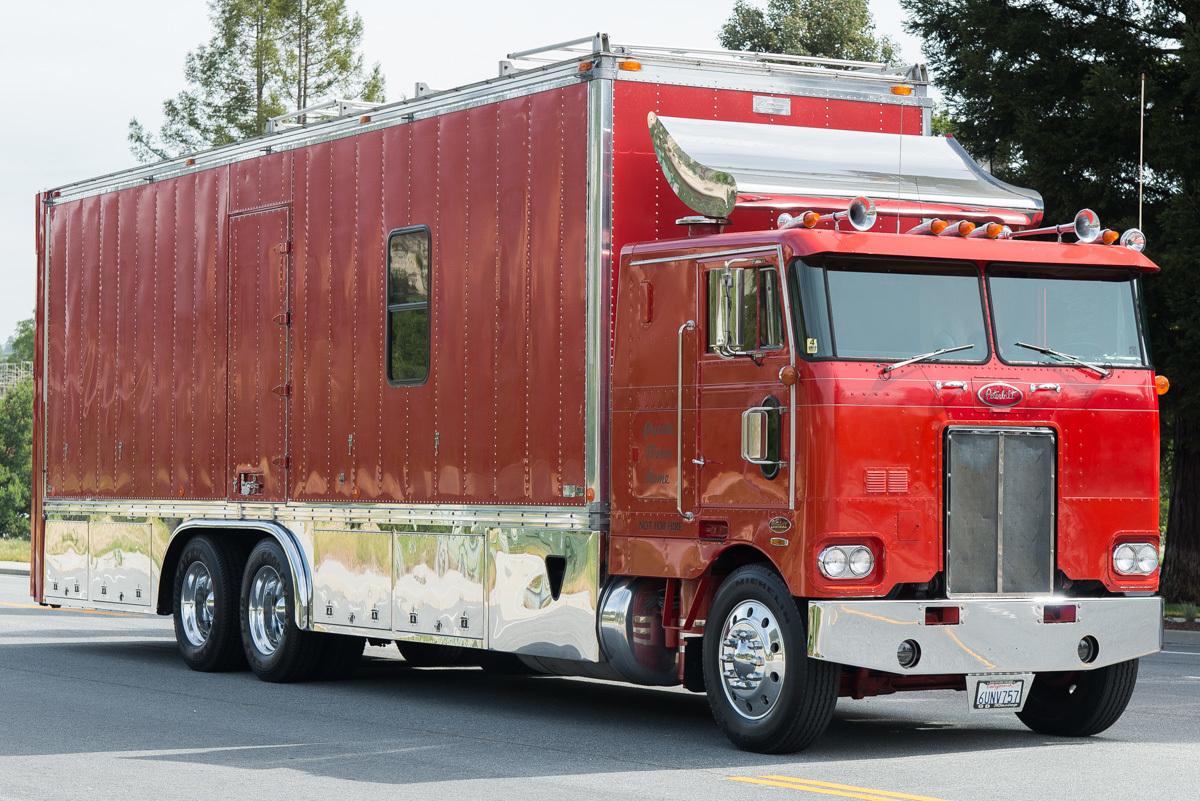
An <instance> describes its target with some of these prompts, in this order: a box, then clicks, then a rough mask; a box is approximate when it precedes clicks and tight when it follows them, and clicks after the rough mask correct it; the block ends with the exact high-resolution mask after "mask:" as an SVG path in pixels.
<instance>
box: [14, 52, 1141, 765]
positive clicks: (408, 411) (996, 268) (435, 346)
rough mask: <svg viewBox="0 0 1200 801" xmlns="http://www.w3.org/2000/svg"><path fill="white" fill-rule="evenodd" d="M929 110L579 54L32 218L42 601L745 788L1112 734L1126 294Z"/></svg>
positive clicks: (886, 70)
mask: <svg viewBox="0 0 1200 801" xmlns="http://www.w3.org/2000/svg"><path fill="white" fill-rule="evenodd" d="M926 88H927V86H926V80H925V74H924V71H923V70H922V69H920V68H912V69H906V70H897V69H893V68H890V67H887V66H884V65H877V64H865V63H855V62H840V61H830V60H823V59H804V58H792V57H786V56H769V57H767V56H761V55H756V54H747V53H728V52H718V51H685V50H672V49H666V48H653V47H620V46H617V45H614V44H612V43H610V41H609V40H608V37H607V36H603V35H598V36H596V37H594V38H589V39H587V40H583V41H581V42H573V43H565V44H562V45H557V46H555V47H552V48H547V49H543V50H539V51H527V52H525V53H518V54H513V55H511V56H510V60H509V61H506V62H502V64H501V69H500V75H499V77H497V78H493V79H491V80H487V81H483V82H481V83H477V84H472V85H469V86H465V87H461V88H458V89H452V90H447V91H440V92H426V91H421V92H419V93H418V95H417V96H416V97H414V98H412V99H410V100H407V101H404V102H400V103H395V104H391V105H386V106H379V107H372V108H366V107H362V108H353V109H352V108H351V107H349V106H339V107H337V109H336V111H337V112H346V111H351V113H349V114H342V116H338V117H335V118H332V119H322V118H321V117H320V114H319V112H320V110H319V109H318V110H312V109H309V110H302V111H301V112H298V113H297V114H296V115H292V116H291V117H289V118H287V119H280V120H278V121H277V125H276V127H275V130H274V131H273V133H271V134H269V135H267V136H264V137H262V138H259V139H254V140H251V141H248V142H242V143H238V144H235V145H230V146H227V147H222V148H218V149H215V150H211V151H207V152H204V153H198V154H196V155H194V156H190V157H187V158H180V159H176V160H173V161H166V162H163V163H159V164H154V165H150V166H143V167H139V168H135V169H131V170H128V171H125V172H121V173H116V174H113V175H108V176H104V177H101V178H97V179H94V180H90V181H84V182H81V183H77V184H72V185H69V186H64V187H61V188H59V189H55V190H52V191H47V192H45V193H43V194H42V195H40V196H39V197H38V202H37V209H38V212H37V245H38V254H39V262H38V264H39V296H38V310H37V330H38V346H39V358H38V363H37V373H36V426H35V438H36V449H35V451H36V456H35V460H36V461H35V465H34V470H35V476H34V480H35V487H36V491H35V494H34V498H35V499H34V507H33V519H34V521H35V524H34V548H33V554H34V560H33V570H32V578H31V591H32V593H33V595H34V597H35V598H36V599H37V600H38V601H39V602H41V603H44V604H48V605H56V606H71V607H88V608H101V609H117V610H127V611H142V612H145V613H149V614H162V615H172V616H173V617H174V622H175V632H176V637H177V639H178V643H179V649H180V652H181V654H182V656H183V658H184V660H185V661H186V662H187V664H188V665H189V666H191V667H192V668H195V669H197V670H221V669H229V668H233V667H236V666H244V665H245V664H247V663H248V664H249V667H250V668H251V669H252V670H253V671H254V672H255V673H257V674H258V675H259V676H260V677H262V678H264V679H266V680H270V681H289V680H299V679H304V678H308V677H313V676H318V675H322V676H335V675H337V674H339V673H344V672H345V671H347V670H349V669H351V668H353V666H354V664H355V663H356V661H357V660H358V659H359V658H360V657H361V654H362V652H363V647H364V641H366V640H373V641H395V642H397V643H398V644H399V647H400V650H401V651H402V652H403V654H404V656H405V658H406V659H409V660H410V661H412V662H413V663H415V664H418V665H430V664H453V663H456V662H458V663H462V662H467V663H472V662H473V663H476V664H480V663H481V664H483V665H484V666H485V667H494V666H497V665H503V666H505V667H506V668H508V669H511V668H512V667H514V666H515V665H518V664H519V666H520V667H522V668H524V669H529V670H536V671H542V672H548V673H559V674H567V675H572V674H573V675H585V676H596V677H607V678H618V679H623V680H627V681H630V682H635V683H639V684H647V685H675V684H682V685H683V686H685V687H687V688H688V689H690V690H694V691H704V692H706V693H707V696H708V699H709V703H710V705H711V707H712V711H713V714H714V717H715V718H716V721H717V723H718V724H719V726H720V727H721V728H722V729H723V730H724V732H725V733H726V734H727V735H728V736H729V737H730V738H731V739H732V740H733V742H735V743H736V744H737V745H738V746H740V747H743V748H747V749H753V750H758V751H769V752H781V751H788V750H794V749H797V748H801V747H803V746H805V745H806V744H808V743H809V742H811V741H812V740H813V739H814V738H815V737H816V736H817V735H818V734H819V733H820V732H821V731H822V729H823V728H824V727H825V725H826V724H827V723H828V721H829V719H830V716H831V714H832V710H833V707H834V703H835V701H836V699H837V698H838V697H839V696H850V697H854V698H861V697H863V696H868V695H875V694H880V693H890V692H895V691H900V690H920V689H936V688H943V689H955V690H965V691H966V697H967V701H968V705H969V706H970V708H971V709H975V710H1008V711H1011V712H1015V713H1016V714H1017V715H1018V716H1020V718H1021V720H1023V721H1024V722H1025V723H1026V724H1027V725H1028V726H1030V727H1031V728H1032V729H1034V730H1035V731H1038V732H1043V733H1053V734H1061V735H1086V734H1090V733H1094V732H1098V731H1100V730H1102V729H1104V728H1106V727H1108V726H1109V725H1111V724H1112V723H1113V722H1114V721H1115V720H1116V719H1117V718H1118V717H1119V715H1120V714H1121V712H1122V711H1123V709H1124V707H1125V705H1126V703H1127V701H1128V700H1129V697H1130V694H1131V692H1132V690H1133V685H1134V681H1135V678H1136V675H1137V664H1138V662H1137V660H1138V658H1139V657H1142V656H1145V655H1147V654H1151V653H1153V652H1155V651H1156V650H1158V649H1159V647H1160V623H1159V621H1160V612H1161V609H1160V601H1159V599H1158V598H1157V597H1155V595H1154V593H1155V591H1156V588H1157V579H1158V573H1157V567H1158V553H1159V551H1158V548H1159V535H1158V409H1157V396H1156V390H1157V389H1160V388H1161V389H1165V382H1164V381H1163V380H1162V379H1161V378H1156V377H1155V375H1154V373H1153V371H1152V369H1151V367H1150V361H1149V355H1148V351H1147V348H1146V343H1145V335H1144V321H1143V315H1142V311H1141V301H1140V296H1141V280H1142V277H1143V276H1146V275H1148V274H1150V273H1153V272H1154V271H1155V269H1156V268H1155V267H1154V265H1153V264H1152V263H1151V262H1150V261H1148V260H1147V259H1146V258H1145V257H1144V256H1143V255H1142V253H1141V252H1140V250H1141V247H1142V246H1143V245H1144V238H1143V237H1141V235H1140V234H1139V233H1138V232H1136V231H1130V232H1127V233H1126V234H1125V235H1124V236H1121V237H1120V240H1119V241H1116V240H1117V236H1118V235H1117V234H1115V233H1114V232H1110V231H1101V229H1100V228H1099V225H1098V221H1097V220H1096V218H1095V215H1094V214H1092V213H1090V212H1087V211H1084V212H1081V214H1080V215H1079V217H1078V218H1077V219H1076V221H1075V223H1074V224H1073V225H1072V224H1067V225H1063V226H1058V225H1052V226H1048V227H1039V226H1041V223H1042V220H1041V216H1042V202H1041V198H1040V196H1039V195H1038V194H1037V193H1036V192H1032V191H1029V190H1024V189H1018V188H1016V187H1013V186H1009V185H1006V184H1004V183H1001V182H999V181H997V180H996V179H994V178H993V177H991V176H990V175H989V174H988V173H987V172H985V171H984V170H983V169H982V168H980V167H979V166H978V165H977V164H976V163H975V162H974V161H973V160H972V159H971V158H970V157H969V156H968V155H967V154H966V153H964V152H963V151H962V150H961V148H959V147H958V146H957V144H956V143H955V142H954V141H953V140H952V139H947V138H943V137H935V136H932V135H931V133H930V102H929V100H928V98H927V95H926ZM860 196H866V197H860ZM868 198H869V199H868ZM1064 240H1065V241H1064ZM1160 385H1163V386H1160Z"/></svg>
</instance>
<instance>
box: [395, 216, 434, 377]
mask: <svg viewBox="0 0 1200 801" xmlns="http://www.w3.org/2000/svg"><path fill="white" fill-rule="evenodd" d="M429 252H430V242H429V228H428V226H424V225H420V226H413V227H410V228H402V229H400V230H398V231H393V232H392V233H391V234H390V235H389V236H388V248H387V319H386V326H387V334H386V335H387V356H386V358H387V378H388V383H390V384H394V385H406V384H420V383H423V382H424V381H425V379H426V378H428V377H429V280H430V276H429Z"/></svg>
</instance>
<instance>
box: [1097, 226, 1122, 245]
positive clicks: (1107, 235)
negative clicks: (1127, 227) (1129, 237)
mask: <svg viewBox="0 0 1200 801" xmlns="http://www.w3.org/2000/svg"><path fill="white" fill-rule="evenodd" d="M1120 238H1121V232H1120V231H1114V230H1113V229H1111V228H1105V229H1104V230H1103V231H1101V232H1100V244H1102V245H1112V244H1115V243H1116V241H1117V240H1118V239H1120Z"/></svg>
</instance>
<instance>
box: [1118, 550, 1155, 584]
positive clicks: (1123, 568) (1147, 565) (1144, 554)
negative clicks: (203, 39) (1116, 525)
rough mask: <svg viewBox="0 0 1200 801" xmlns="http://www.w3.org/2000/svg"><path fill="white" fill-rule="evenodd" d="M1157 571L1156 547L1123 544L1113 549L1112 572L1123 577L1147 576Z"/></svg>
mask: <svg viewBox="0 0 1200 801" xmlns="http://www.w3.org/2000/svg"><path fill="white" fill-rule="evenodd" d="M1157 569H1158V546H1157V545H1155V544H1154V543H1151V542H1123V543H1121V544H1120V545H1118V546H1117V547H1116V548H1114V549H1113V570H1115V571H1117V572H1118V573H1120V574H1121V575H1123V576H1148V575H1150V574H1151V573H1153V572H1154V571H1155V570H1157Z"/></svg>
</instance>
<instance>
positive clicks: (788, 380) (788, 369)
mask: <svg viewBox="0 0 1200 801" xmlns="http://www.w3.org/2000/svg"><path fill="white" fill-rule="evenodd" d="M779 383H780V384H783V385H784V386H785V387H791V386H795V384H796V368H795V367H792V366H791V365H790V364H785V365H784V366H783V367H780V368H779Z"/></svg>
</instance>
